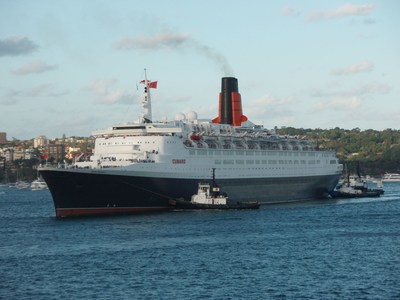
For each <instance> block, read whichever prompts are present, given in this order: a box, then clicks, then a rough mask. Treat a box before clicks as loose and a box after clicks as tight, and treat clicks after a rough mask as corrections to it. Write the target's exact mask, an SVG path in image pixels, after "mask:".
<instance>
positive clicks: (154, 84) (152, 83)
mask: <svg viewBox="0 0 400 300" xmlns="http://www.w3.org/2000/svg"><path fill="white" fill-rule="evenodd" d="M157 82H158V81H150V82H149V83H148V84H147V86H148V87H149V88H151V89H156V88H157Z"/></svg>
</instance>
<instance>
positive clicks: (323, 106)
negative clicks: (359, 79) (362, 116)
mask: <svg viewBox="0 0 400 300" xmlns="http://www.w3.org/2000/svg"><path fill="white" fill-rule="evenodd" d="M360 106H361V99H360V98H359V97H357V96H352V97H340V98H334V99H332V100H330V101H320V102H318V103H317V104H316V105H315V107H314V109H313V111H314V112H320V111H324V110H335V111H353V110H354V109H357V108H359V107H360Z"/></svg>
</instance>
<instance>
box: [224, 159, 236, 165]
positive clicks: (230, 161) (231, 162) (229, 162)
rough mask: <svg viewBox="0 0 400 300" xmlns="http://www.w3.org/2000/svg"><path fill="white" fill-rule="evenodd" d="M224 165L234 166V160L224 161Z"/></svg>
mask: <svg viewBox="0 0 400 300" xmlns="http://www.w3.org/2000/svg"><path fill="white" fill-rule="evenodd" d="M223 163H224V165H233V164H234V161H233V159H224V160H223Z"/></svg>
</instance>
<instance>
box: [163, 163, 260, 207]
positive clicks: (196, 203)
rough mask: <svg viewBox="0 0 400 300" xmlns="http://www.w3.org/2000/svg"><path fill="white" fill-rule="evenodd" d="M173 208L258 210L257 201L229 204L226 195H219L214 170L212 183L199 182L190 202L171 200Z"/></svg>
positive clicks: (219, 190) (213, 170)
mask: <svg viewBox="0 0 400 300" xmlns="http://www.w3.org/2000/svg"><path fill="white" fill-rule="evenodd" d="M169 203H170V205H171V206H172V207H173V208H177V209H258V208H259V207H260V204H259V203H258V202H257V201H246V202H236V203H234V204H232V203H229V201H228V195H227V194H226V193H221V189H220V187H219V186H218V184H217V182H216V181H215V168H213V169H212V182H211V185H210V184H209V183H208V182H199V184H198V188H197V194H194V195H193V196H192V197H191V200H190V201H186V200H184V199H171V200H170V201H169Z"/></svg>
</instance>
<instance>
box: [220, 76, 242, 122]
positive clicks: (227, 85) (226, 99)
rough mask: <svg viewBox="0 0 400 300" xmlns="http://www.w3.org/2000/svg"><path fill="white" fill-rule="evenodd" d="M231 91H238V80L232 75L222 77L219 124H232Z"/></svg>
mask: <svg viewBox="0 0 400 300" xmlns="http://www.w3.org/2000/svg"><path fill="white" fill-rule="evenodd" d="M232 92H239V88H238V80H237V79H236V78H234V77H222V84H221V121H220V124H232V122H233V116H232Z"/></svg>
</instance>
